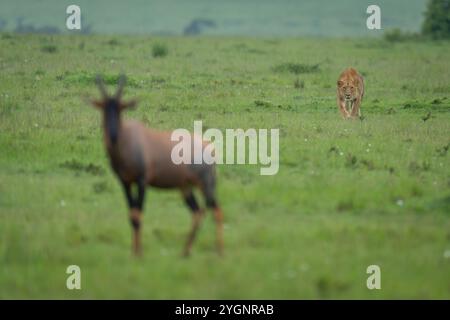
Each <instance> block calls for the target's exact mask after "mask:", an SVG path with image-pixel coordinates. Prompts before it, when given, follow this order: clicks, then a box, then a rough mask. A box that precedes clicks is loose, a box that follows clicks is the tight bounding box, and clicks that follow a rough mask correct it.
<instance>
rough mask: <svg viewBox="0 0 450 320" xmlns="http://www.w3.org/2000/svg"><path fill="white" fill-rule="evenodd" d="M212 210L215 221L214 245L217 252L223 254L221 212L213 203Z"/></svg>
mask: <svg viewBox="0 0 450 320" xmlns="http://www.w3.org/2000/svg"><path fill="white" fill-rule="evenodd" d="M212 209H213V210H214V220H215V221H216V245H217V253H218V254H219V255H221V256H222V255H223V213H222V209H221V208H220V207H219V206H218V205H217V204H216V203H215V201H214V205H213V206H212Z"/></svg>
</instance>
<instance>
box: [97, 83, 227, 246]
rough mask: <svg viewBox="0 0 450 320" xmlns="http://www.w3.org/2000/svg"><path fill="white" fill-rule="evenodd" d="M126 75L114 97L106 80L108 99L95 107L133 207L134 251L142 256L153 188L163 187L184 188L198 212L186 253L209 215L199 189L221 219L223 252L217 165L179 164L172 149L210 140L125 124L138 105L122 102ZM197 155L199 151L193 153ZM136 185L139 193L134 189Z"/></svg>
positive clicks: (219, 238) (131, 122) (218, 223)
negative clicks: (197, 196)
mask: <svg viewBox="0 0 450 320" xmlns="http://www.w3.org/2000/svg"><path fill="white" fill-rule="evenodd" d="M124 83H125V77H124V76H122V77H121V78H120V80H119V89H118V90H117V93H116V95H115V96H114V97H111V96H108V94H107V93H106V88H105V87H104V84H103V81H102V80H101V78H99V77H98V78H97V85H98V86H99V88H100V91H101V93H102V95H103V99H102V100H93V101H92V104H93V105H94V106H95V107H97V108H99V109H100V110H101V111H102V113H103V134H104V143H105V146H106V150H107V152H108V156H109V160H110V164H111V167H112V169H113V170H114V172H115V173H116V175H117V177H118V178H119V180H120V182H121V184H122V186H123V188H124V191H125V195H126V198H127V202H128V206H129V208H130V215H129V218H130V222H131V225H132V227H133V251H134V252H135V253H136V254H140V252H141V235H140V230H141V219H142V210H143V205H144V197H145V189H146V187H147V186H152V187H157V188H168V189H179V190H180V191H181V193H182V195H183V198H184V200H185V202H186V204H187V205H188V206H189V208H190V209H191V211H192V215H193V219H192V222H193V223H192V228H191V231H190V233H189V235H188V238H187V242H186V245H185V248H184V251H183V253H184V255H189V253H190V250H191V246H192V243H193V241H194V239H195V235H196V233H197V230H198V227H199V225H200V222H201V220H202V217H203V212H204V210H202V209H201V208H200V206H199V205H198V203H197V200H196V199H195V196H194V194H193V192H192V189H193V188H194V187H198V188H199V189H200V190H201V192H202V193H203V195H204V197H205V200H206V206H207V207H208V208H211V209H213V210H214V217H215V220H216V228H217V230H216V234H217V248H218V251H219V253H222V250H223V240H222V237H223V235H222V233H223V216H222V211H221V209H220V207H219V205H218V203H217V200H216V195H215V187H216V175H215V167H214V164H206V163H203V164H193V163H194V162H193V159H192V161H191V162H190V163H181V164H175V163H174V162H173V161H172V158H171V155H172V150H173V148H174V146H175V145H176V144H180V143H183V144H187V145H185V146H184V147H185V149H188V148H191V150H194V141H196V142H197V143H200V144H201V145H202V148H205V147H206V146H207V145H208V142H204V141H201V138H200V137H197V136H194V135H191V136H190V138H191V139H182V140H181V141H172V139H171V136H172V133H171V132H165V131H158V130H154V129H151V128H148V127H146V126H145V125H144V124H142V123H141V122H139V121H135V120H123V119H122V117H121V113H122V111H123V110H125V109H126V108H128V107H131V106H134V105H135V104H136V103H135V101H129V102H124V101H121V93H122V89H123V86H124ZM191 154H194V152H191ZM134 186H136V189H137V190H133V187H134Z"/></svg>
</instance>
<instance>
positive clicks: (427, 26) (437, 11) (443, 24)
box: [422, 0, 450, 39]
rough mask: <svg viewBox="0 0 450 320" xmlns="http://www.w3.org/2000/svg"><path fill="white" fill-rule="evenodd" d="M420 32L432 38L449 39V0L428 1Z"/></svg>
mask: <svg viewBox="0 0 450 320" xmlns="http://www.w3.org/2000/svg"><path fill="white" fill-rule="evenodd" d="M422 33H423V35H426V36H430V37H432V38H433V39H450V0H429V1H428V6H427V10H426V12H425V20H424V22H423V25H422Z"/></svg>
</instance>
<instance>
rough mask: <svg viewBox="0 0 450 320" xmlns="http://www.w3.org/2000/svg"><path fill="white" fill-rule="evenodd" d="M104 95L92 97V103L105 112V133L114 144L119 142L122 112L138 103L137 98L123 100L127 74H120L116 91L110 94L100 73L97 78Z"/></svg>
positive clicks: (96, 80)
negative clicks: (96, 97) (97, 97)
mask: <svg viewBox="0 0 450 320" xmlns="http://www.w3.org/2000/svg"><path fill="white" fill-rule="evenodd" d="M95 82H96V84H97V86H98V88H99V90H100V93H101V95H102V97H101V98H100V99H92V100H91V104H92V105H93V106H94V107H96V108H97V109H99V110H100V111H101V112H102V114H103V124H104V129H105V133H106V134H107V137H108V138H109V140H110V141H111V143H112V145H115V144H116V143H117V137H118V135H119V128H120V114H121V112H122V111H123V110H125V109H126V108H129V107H134V106H135V105H136V100H130V101H122V92H123V88H124V86H125V83H126V77H125V75H120V77H119V81H118V86H117V90H116V93H115V94H114V95H112V96H110V95H109V94H108V92H107V90H106V87H105V83H104V81H103V79H102V77H101V76H100V75H98V76H97V77H96V79H95Z"/></svg>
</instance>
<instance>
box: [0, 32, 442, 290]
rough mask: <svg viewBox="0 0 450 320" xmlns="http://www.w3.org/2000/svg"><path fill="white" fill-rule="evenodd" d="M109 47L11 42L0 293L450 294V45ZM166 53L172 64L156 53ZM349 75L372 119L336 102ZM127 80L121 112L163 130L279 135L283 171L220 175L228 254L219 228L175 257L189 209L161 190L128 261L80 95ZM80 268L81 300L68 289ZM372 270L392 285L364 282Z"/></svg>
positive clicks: (123, 224) (94, 39)
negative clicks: (136, 254) (199, 127)
mask: <svg viewBox="0 0 450 320" xmlns="http://www.w3.org/2000/svg"><path fill="white" fill-rule="evenodd" d="M114 39H115V40H114V41H111V40H112V38H111V37H108V36H55V37H50V36H31V35H30V36H18V35H14V34H8V35H6V34H3V35H0V47H1V55H0V83H1V86H0V298H3V299H4V298H150V299H153V298H156V299H161V298H194V299H195V298H266V299H268V298H288V299H298V298H308V299H309V298H337V299H341V298H369V299H380V298H441V299H442V298H445V299H449V298H450V272H449V267H450V259H448V258H445V256H446V254H445V252H448V250H450V216H449V214H450V173H449V172H450V171H449V165H450V160H449V159H450V158H449V157H450V155H449V153H450V152H448V149H449V143H450V121H449V120H450V112H449V111H450V93H449V80H450V79H449V78H450V68H449V62H448V61H449V60H448V52H449V49H450V43H448V42H410V41H406V42H402V43H388V42H384V41H382V40H363V39H360V40H344V39H341V40H338V39H334V40H333V39H320V40H319V39H318V40H315V39H252V38H220V37H211V38H203V37H202V38H148V37H130V36H127V37H125V36H123V37H121V36H115V37H114ZM157 43H164V45H165V46H166V47H167V49H168V52H169V54H168V55H167V56H165V57H158V58H153V57H152V47H153V46H154V45H155V44H157ZM43 48H47V49H43ZM48 48H53V49H51V50H48ZM316 65H317V67H314V66H316ZM277 66H287V67H285V68H282V70H278V69H277ZM289 66H290V67H289ZM292 66H297V67H295V68H294V69H292ZM298 66H301V68H300V67H298ZM347 66H354V67H356V68H357V69H358V70H360V71H361V72H362V73H363V74H364V76H365V81H366V96H365V99H364V101H363V104H362V112H363V115H364V117H365V118H364V120H362V121H360V120H357V121H343V120H341V118H340V116H339V114H338V110H337V106H336V105H335V83H336V79H337V77H338V75H339V73H340V72H341V71H342V70H343V69H344V68H345V67H347ZM291 69H292V70H297V71H304V70H311V69H313V70H314V72H291V71H290V70H291ZM121 71H124V72H126V74H127V75H128V77H129V85H128V86H127V88H126V89H125V97H128V98H131V97H138V98H139V99H140V104H139V106H138V108H137V109H136V110H135V111H132V112H129V113H127V114H126V117H129V118H135V119H139V120H141V121H143V122H145V123H146V124H147V125H149V126H152V127H154V128H158V129H174V128H188V129H189V130H192V129H193V121H194V120H200V119H201V120H203V122H204V127H206V126H207V127H215V128H220V129H225V128H279V129H280V170H279V173H278V174H277V175H275V176H260V175H259V167H258V166H243V165H234V166H226V165H223V166H220V167H219V168H218V177H219V188H218V192H219V199H220V201H221V203H222V206H223V209H224V212H225V223H226V227H225V245H226V255H225V257H224V258H222V259H221V258H219V257H217V256H216V254H215V251H214V225H213V222H212V219H211V217H209V218H210V219H206V220H205V223H204V224H203V226H202V229H201V232H200V233H199V237H198V239H197V242H196V243H195V246H194V248H193V255H192V257H191V258H190V259H182V258H181V257H180V253H181V248H182V245H183V242H184V238H185V235H186V233H187V231H188V229H189V227H190V216H189V213H188V210H187V208H186V207H185V206H184V204H183V202H182V200H181V196H180V195H179V194H178V192H163V191H158V190H149V192H148V193H147V199H146V206H145V217H144V228H143V244H144V256H143V258H142V259H134V258H132V257H131V252H130V247H131V245H130V242H131V230H130V227H129V224H128V221H127V209H126V205H125V199H124V196H123V194H122V191H121V189H120V187H119V184H118V183H117V181H116V179H115V177H114V176H113V174H112V173H111V170H110V169H109V165H108V161H107V158H106V156H105V151H104V149H103V145H102V136H101V123H100V115H99V114H98V112H97V111H96V110H94V109H93V108H91V107H89V106H87V105H86V103H85V102H84V101H83V98H84V97H87V96H98V95H99V93H98V92H97V89H96V87H95V85H94V81H93V80H94V76H95V74H96V73H98V72H100V73H103V74H104V75H105V78H106V82H107V83H109V84H113V83H114V82H115V81H116V80H117V75H118V74H119V73H120V72H121ZM299 83H302V85H301V86H300V85H298V84H299ZM111 87H112V86H111ZM111 90H112V88H111ZM429 112H431V116H430V117H429V119H428V120H427V121H423V120H422V118H423V117H425V116H426V115H427V114H428V113H429ZM425 118H426V117H425ZM447 255H448V254H447ZM71 264H76V265H79V266H80V267H81V271H82V290H80V291H76V290H75V291H70V290H67V289H66V287H65V283H66V277H67V275H66V273H65V270H66V268H67V266H68V265H71ZM371 264H377V265H379V266H380V267H381V272H382V277H381V279H382V289H381V290H374V291H370V290H368V289H367V288H366V279H367V277H368V275H367V274H366V268H367V266H369V265H371Z"/></svg>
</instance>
